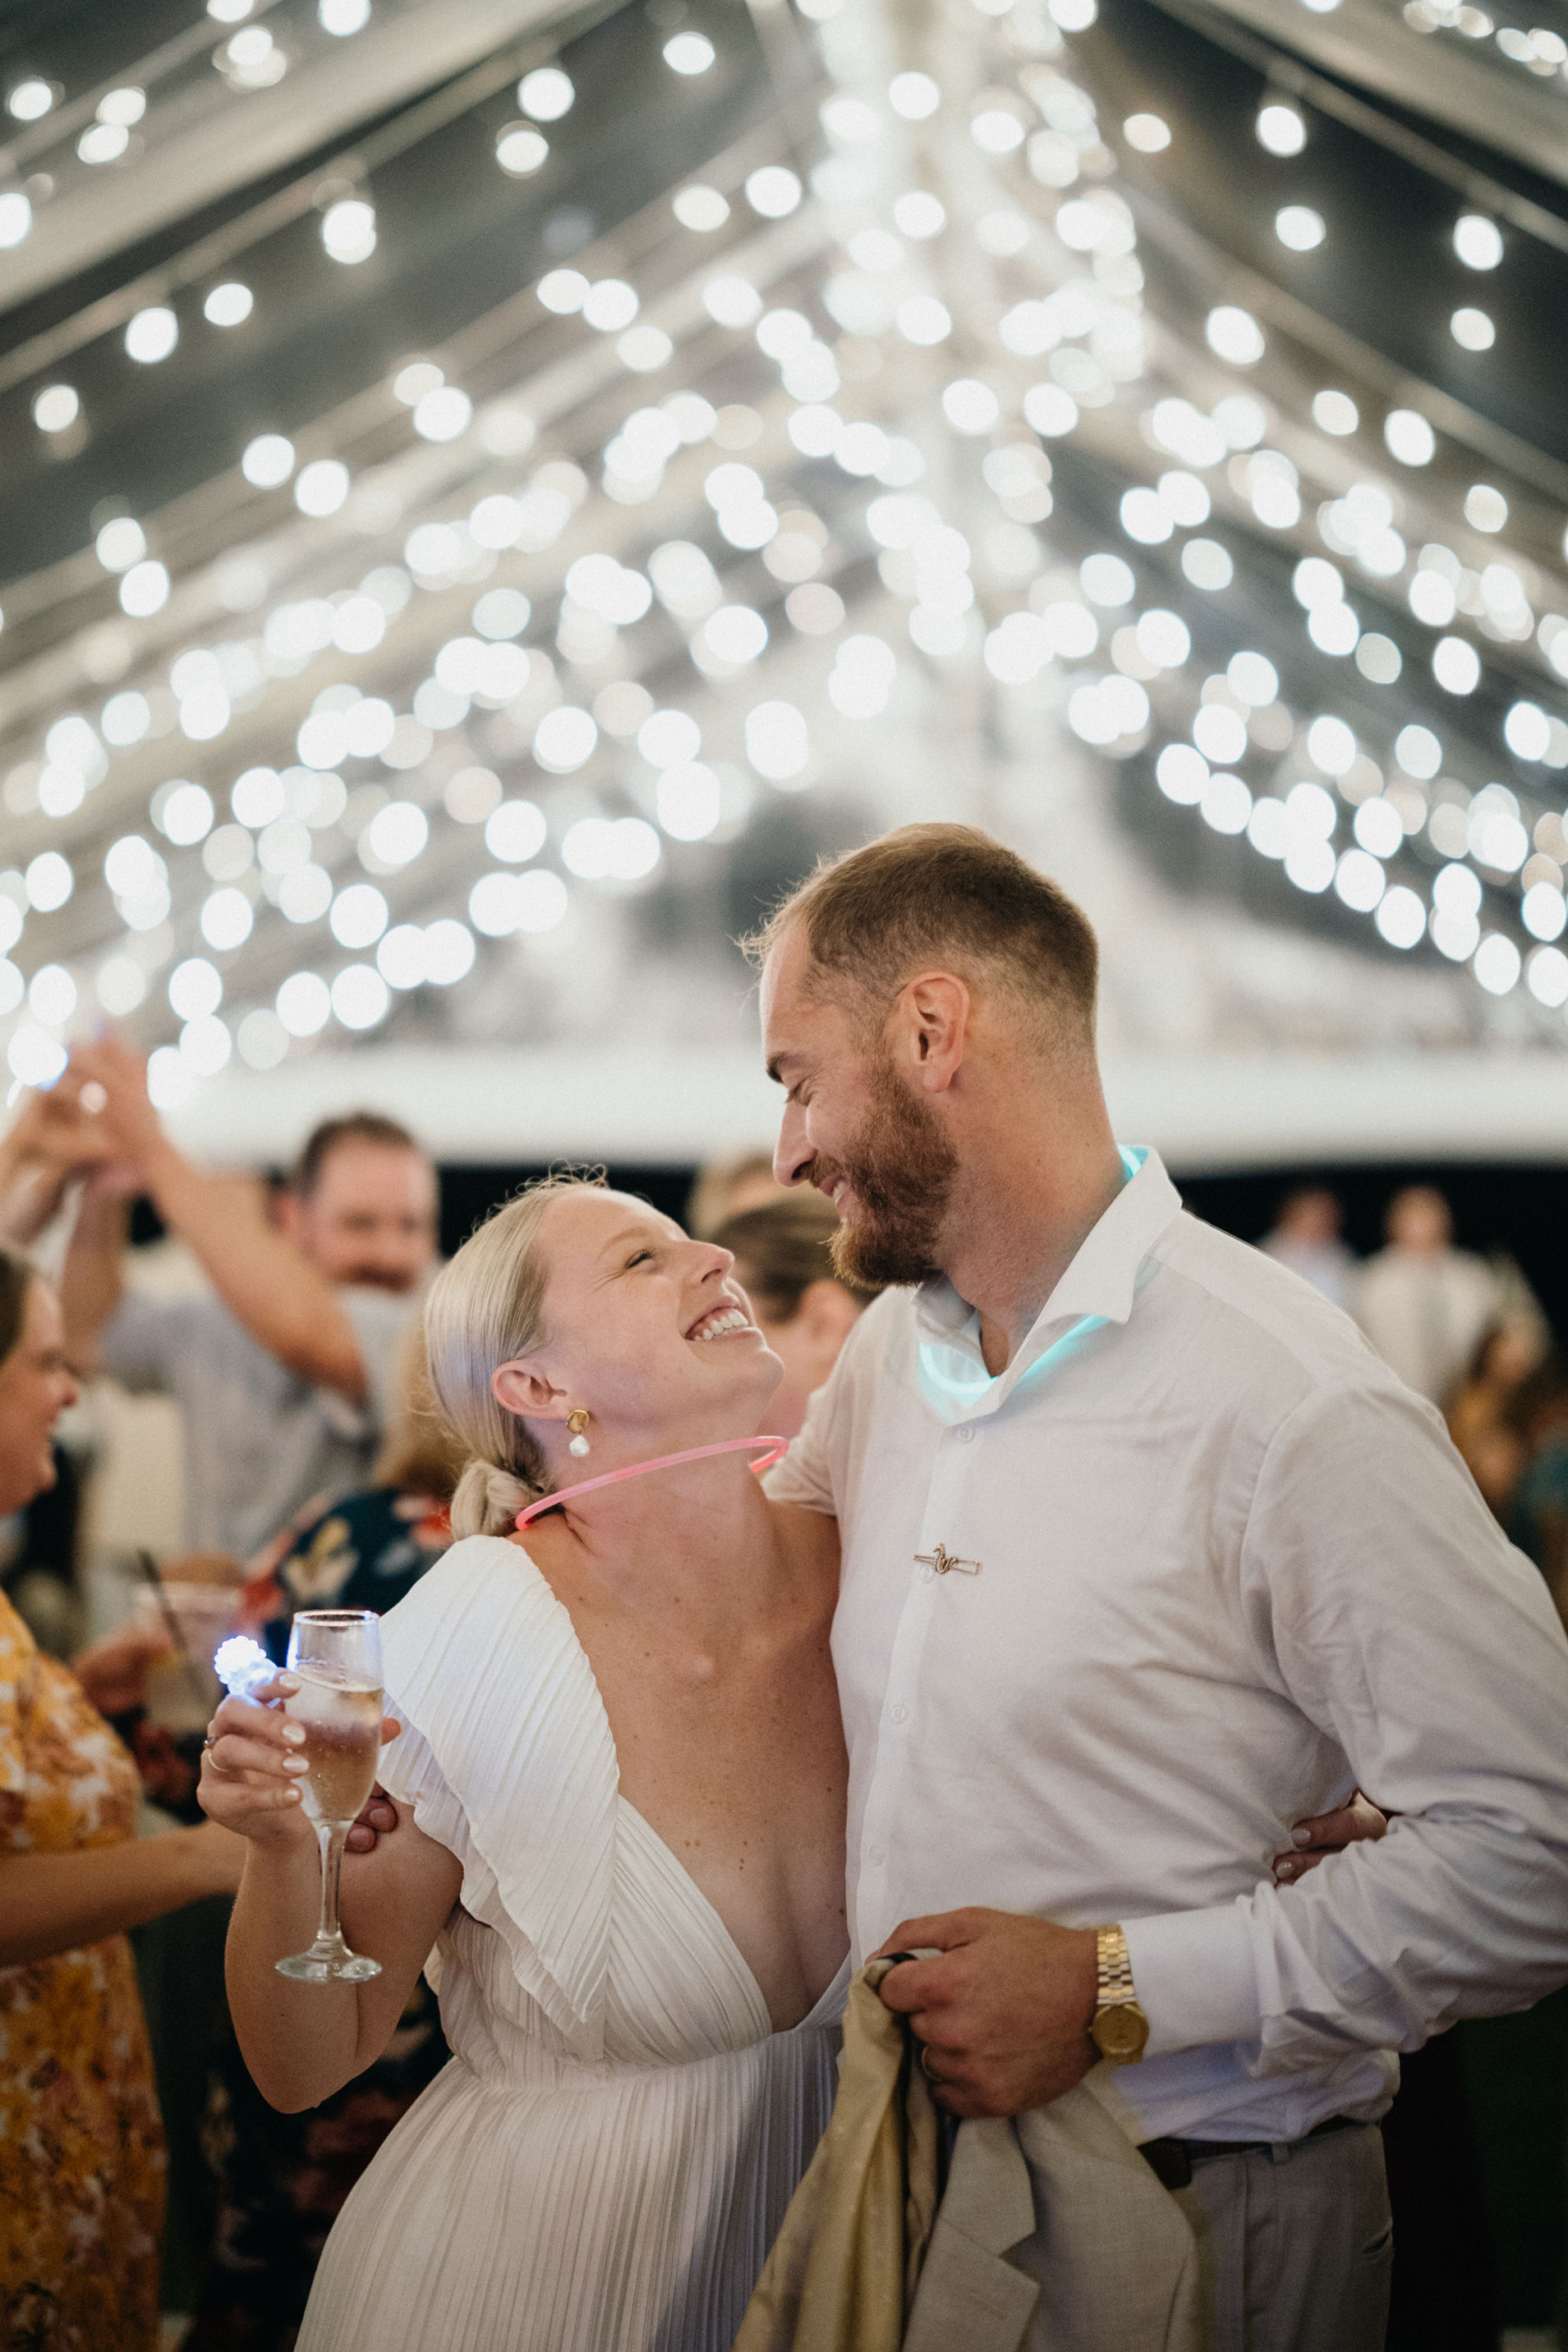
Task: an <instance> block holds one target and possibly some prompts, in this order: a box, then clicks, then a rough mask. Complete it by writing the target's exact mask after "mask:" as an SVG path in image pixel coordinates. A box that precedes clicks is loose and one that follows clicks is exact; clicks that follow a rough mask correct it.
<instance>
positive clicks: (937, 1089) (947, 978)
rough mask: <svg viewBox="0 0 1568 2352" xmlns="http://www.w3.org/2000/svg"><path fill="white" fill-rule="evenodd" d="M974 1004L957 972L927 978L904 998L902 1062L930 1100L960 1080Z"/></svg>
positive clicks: (901, 1002)
mask: <svg viewBox="0 0 1568 2352" xmlns="http://www.w3.org/2000/svg"><path fill="white" fill-rule="evenodd" d="M969 1015H970V1000H969V990H968V988H967V987H966V985H965V984H964V981H963V980H961V979H959V978H958V977H957V975H956V974H955V973H953V972H922V973H921V974H920V975H919V978H916V979H913V980H910V981H909V982H908V984H907V986H906V987H905V988H903V989H901V990H900V992H899V996H898V1003H897V1011H896V1013H895V1016H894V1018H895V1021H896V1022H897V1027H898V1031H899V1032H900V1033H901V1034H900V1035H899V1036H898V1043H897V1048H896V1050H897V1053H898V1057H899V1058H900V1059H902V1060H906V1061H907V1062H908V1064H909V1066H910V1069H911V1072H912V1075H913V1077H914V1079H915V1082H916V1084H917V1085H918V1086H919V1088H920V1090H921V1091H922V1092H924V1093H927V1094H944V1093H945V1092H946V1091H947V1090H948V1088H949V1087H950V1086H951V1085H952V1084H953V1080H954V1079H955V1078H956V1077H957V1075H958V1071H959V1068H960V1065H961V1064H962V1062H963V1060H964V1050H965V1047H966V1046H967V1044H968V1038H969Z"/></svg>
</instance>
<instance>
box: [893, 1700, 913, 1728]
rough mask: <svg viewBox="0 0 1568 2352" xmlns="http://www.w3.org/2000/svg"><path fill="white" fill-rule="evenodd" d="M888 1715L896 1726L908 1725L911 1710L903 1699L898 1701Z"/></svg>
mask: <svg viewBox="0 0 1568 2352" xmlns="http://www.w3.org/2000/svg"><path fill="white" fill-rule="evenodd" d="M888 1713H890V1714H891V1716H892V1718H893V1720H894V1722H895V1723H896V1724H907V1723H908V1720H909V1710H908V1707H907V1706H906V1705H905V1704H904V1702H903V1700H902V1699H899V1700H897V1701H896V1702H894V1704H893V1705H892V1706H891V1707H890V1708H889V1709H888Z"/></svg>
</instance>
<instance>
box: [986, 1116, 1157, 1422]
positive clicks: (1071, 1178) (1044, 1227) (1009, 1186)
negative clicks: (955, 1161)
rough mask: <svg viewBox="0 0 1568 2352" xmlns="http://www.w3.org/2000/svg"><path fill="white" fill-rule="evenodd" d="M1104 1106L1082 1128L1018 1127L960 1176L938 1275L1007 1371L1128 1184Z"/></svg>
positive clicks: (1054, 1123) (1055, 1121)
mask: <svg viewBox="0 0 1568 2352" xmlns="http://www.w3.org/2000/svg"><path fill="white" fill-rule="evenodd" d="M1126 1174H1127V1171H1126V1169H1125V1168H1124V1166H1123V1164H1122V1157H1121V1154H1120V1152H1119V1151H1118V1149H1117V1148H1116V1143H1115V1139H1114V1137H1113V1136H1112V1135H1111V1127H1110V1123H1109V1120H1108V1119H1107V1118H1106V1115H1105V1112H1104V1106H1103V1104H1101V1103H1099V1100H1098V1097H1097V1098H1096V1099H1095V1102H1094V1103H1093V1104H1092V1106H1089V1109H1088V1110H1087V1112H1086V1115H1084V1116H1083V1117H1082V1118H1081V1119H1076V1120H1068V1121H1066V1122H1064V1121H1063V1120H1061V1119H1060V1118H1059V1117H1058V1116H1053V1117H1051V1118H1049V1119H1044V1118H1043V1119H1041V1120H1039V1121H1037V1122H1036V1121H1031V1120H1029V1119H1027V1118H1025V1119H1023V1120H1021V1121H1019V1122H1018V1123H1017V1125H1015V1126H1013V1127H1011V1128H1010V1131H1009V1132H1008V1133H1006V1134H1004V1135H999V1136H997V1137H996V1138H995V1139H994V1143H993V1145H992V1148H987V1150H986V1151H984V1152H983V1153H976V1157H975V1158H974V1159H972V1160H970V1161H969V1163H968V1165H967V1166H966V1167H965V1169H964V1172H963V1173H962V1174H961V1176H960V1178H959V1180H958V1184H957V1187H956V1189H955V1193H954V1198H953V1207H952V1209H951V1211H950V1212H949V1216H948V1218H947V1221H946V1231H945V1233H944V1236H943V1256H942V1271H943V1272H944V1273H945V1274H946V1275H947V1278H948V1280H949V1281H950V1282H951V1283H952V1284H953V1288H954V1290H955V1291H956V1292H957V1293H958V1295H959V1296H960V1298H963V1299H965V1300H967V1302H968V1304H969V1305H970V1306H973V1307H976V1309H977V1310H978V1312H979V1317H980V1352H981V1355H982V1356H983V1357H984V1359H985V1364H986V1369H987V1372H989V1373H990V1374H991V1375H992V1377H993V1378H994V1377H995V1376H996V1374H998V1373H1000V1372H1004V1371H1005V1370H1006V1369H1007V1366H1008V1364H1009V1363H1010V1362H1011V1360H1012V1357H1013V1355H1014V1353H1015V1352H1016V1351H1017V1349H1018V1348H1019V1347H1020V1346H1021V1343H1022V1341H1023V1340H1024V1339H1025V1338H1026V1337H1027V1335H1028V1333H1029V1331H1030V1330H1031V1329H1032V1326H1033V1324H1034V1322H1035V1320H1036V1318H1037V1317H1038V1316H1039V1314H1040V1310H1041V1308H1042V1307H1043V1306H1044V1304H1045V1302H1046V1300H1047V1299H1048V1298H1049V1297H1050V1295H1051V1294H1052V1292H1053V1291H1054V1290H1055V1287H1056V1284H1057V1283H1059V1282H1060V1281H1061V1279H1062V1276H1063V1275H1064V1274H1065V1273H1066V1270H1067V1268H1068V1267H1069V1266H1070V1265H1071V1263H1072V1261H1073V1260H1074V1259H1075V1258H1076V1257H1077V1253H1078V1250H1080V1249H1081V1248H1082V1246H1083V1243H1084V1241H1085V1240H1086V1239H1087V1238H1088V1237H1089V1234H1090V1233H1091V1232H1092V1231H1093V1229H1094V1227H1096V1226H1097V1225H1098V1224H1099V1222H1100V1218H1101V1217H1102V1216H1104V1214H1105V1212H1106V1210H1107V1209H1108V1208H1109V1207H1110V1205H1111V1202H1112V1201H1113V1200H1114V1199H1115V1198H1116V1195H1117V1193H1119V1192H1120V1191H1121V1190H1122V1185H1123V1184H1124V1183H1125V1182H1126Z"/></svg>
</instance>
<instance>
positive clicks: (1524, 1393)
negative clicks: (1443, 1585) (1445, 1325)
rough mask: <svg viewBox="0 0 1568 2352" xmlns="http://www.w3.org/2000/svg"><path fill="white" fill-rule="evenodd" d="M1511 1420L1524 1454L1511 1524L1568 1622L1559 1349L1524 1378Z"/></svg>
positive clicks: (1564, 1401) (1565, 1427)
mask: <svg viewBox="0 0 1568 2352" xmlns="http://www.w3.org/2000/svg"><path fill="white" fill-rule="evenodd" d="M1507 1419H1508V1425H1509V1429H1510V1431H1511V1433H1512V1434H1513V1436H1514V1438H1515V1440H1516V1442H1517V1445H1518V1447H1519V1450H1520V1453H1521V1455H1522V1466H1521V1468H1520V1471H1519V1475H1518V1477H1517V1482H1516V1484H1515V1486H1514V1489H1513V1492H1512V1495H1511V1496H1510V1498H1509V1500H1508V1508H1507V1513H1506V1526H1507V1530H1508V1532H1509V1534H1510V1535H1511V1536H1512V1537H1513V1540H1514V1542H1515V1543H1516V1544H1517V1545H1518V1547H1519V1549H1520V1551H1521V1552H1523V1553H1525V1554H1527V1555H1528V1556H1529V1558H1530V1559H1532V1560H1533V1561H1534V1562H1535V1564H1536V1566H1537V1567H1538V1568H1539V1569H1540V1572H1541V1575H1542V1576H1543V1577H1545V1578H1546V1581H1547V1586H1548V1589H1550V1591H1551V1598H1552V1600H1554V1601H1555V1602H1556V1604H1557V1612H1558V1615H1559V1616H1560V1617H1561V1618H1562V1622H1563V1623H1564V1625H1568V1367H1565V1366H1564V1364H1563V1362H1562V1358H1561V1357H1560V1356H1558V1355H1556V1354H1555V1353H1554V1354H1552V1355H1550V1356H1548V1357H1547V1359H1546V1361H1545V1363H1542V1364H1540V1365H1538V1367H1537V1368H1536V1370H1535V1371H1534V1372H1532V1373H1531V1374H1529V1377H1528V1378H1527V1379H1525V1380H1522V1381H1521V1382H1520V1383H1519V1385H1518V1386H1517V1389H1516V1390H1515V1392H1514V1395H1513V1397H1512V1398H1511V1399H1510V1401H1509V1405H1508V1409H1507Z"/></svg>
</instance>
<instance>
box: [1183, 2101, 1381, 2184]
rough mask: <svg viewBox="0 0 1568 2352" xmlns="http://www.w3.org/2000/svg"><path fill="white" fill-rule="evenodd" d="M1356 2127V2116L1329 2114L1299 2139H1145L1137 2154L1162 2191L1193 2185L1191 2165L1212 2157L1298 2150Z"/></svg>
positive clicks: (1256, 2154)
mask: <svg viewBox="0 0 1568 2352" xmlns="http://www.w3.org/2000/svg"><path fill="white" fill-rule="evenodd" d="M1358 2128H1359V2119H1358V2118H1357V2117H1356V2116H1353V2115H1331V2116H1329V2117H1328V2118H1327V2119H1326V2120H1325V2121H1324V2122H1322V2123H1314V2125H1313V2128H1312V2130H1311V2131H1308V2132H1306V2133H1304V2134H1303V2137H1302V2138H1301V2139H1300V2140H1292V2141H1287V2142H1284V2143H1280V2141H1277V2140H1145V2142H1144V2143H1143V2144H1142V2146H1141V2147H1140V2148H1139V2150H1138V2154H1139V2155H1141V2156H1142V2158H1143V2160H1144V2162H1145V2164H1146V2165H1147V2166H1148V2168H1149V2170H1150V2171H1151V2172H1152V2173H1153V2174H1154V2176H1155V2177H1156V2180H1157V2181H1158V2182H1159V2183H1160V2185H1161V2186H1162V2188H1190V2186H1191V2182H1192V2167H1193V2165H1201V2164H1207V2163H1209V2162H1210V2161H1211V2160H1212V2159H1213V2157H1215V2156H1258V2155H1268V2154H1271V2153H1272V2151H1273V2150H1274V2149H1275V2148H1277V2147H1280V2146H1281V2145H1283V2146H1285V2147H1286V2148H1292V2147H1294V2148H1301V2147H1304V2146H1305V2145H1306V2143H1307V2141H1308V2140H1325V2139H1326V2138H1327V2136H1328V2134H1329V2133H1330V2132H1331V2131H1356V2130H1357V2129H1358Z"/></svg>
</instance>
